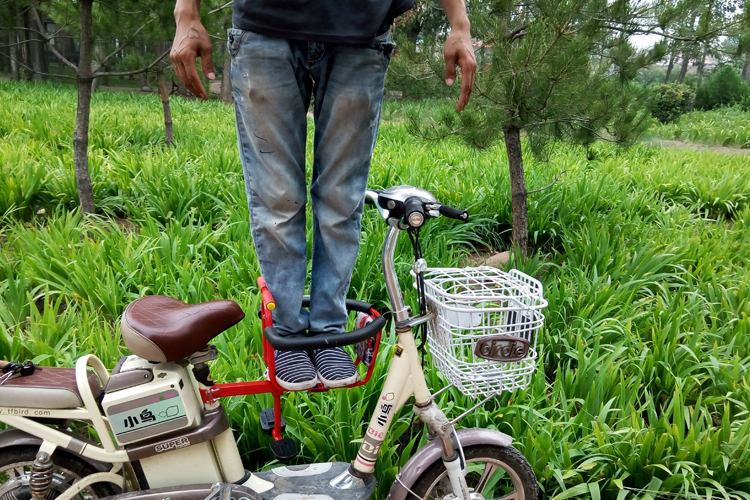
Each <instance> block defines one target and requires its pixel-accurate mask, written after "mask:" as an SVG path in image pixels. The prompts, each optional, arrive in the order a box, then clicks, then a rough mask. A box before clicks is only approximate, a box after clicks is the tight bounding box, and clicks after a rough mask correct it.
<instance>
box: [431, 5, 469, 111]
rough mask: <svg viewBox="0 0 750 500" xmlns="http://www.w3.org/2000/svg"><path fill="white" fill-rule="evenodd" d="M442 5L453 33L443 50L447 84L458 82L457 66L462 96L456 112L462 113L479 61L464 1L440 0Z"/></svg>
mask: <svg viewBox="0 0 750 500" xmlns="http://www.w3.org/2000/svg"><path fill="white" fill-rule="evenodd" d="M440 3H441V5H442V6H443V10H444V11H445V16H446V17H447V18H448V22H449V23H450V25H451V32H450V34H449V35H448V39H447V40H446V41H445V48H444V49H443V55H444V56H445V83H446V84H447V85H453V82H455V81H456V66H458V67H459V68H461V95H460V96H459V98H458V104H456V111H457V112H459V113H460V112H461V111H463V110H464V108H465V107H466V104H467V103H468V102H469V97H471V89H472V88H473V87H474V74H475V73H476V72H477V60H476V58H475V57H474V47H473V46H472V44H471V24H470V23H469V16H468V15H467V14H466V4H464V0H440Z"/></svg>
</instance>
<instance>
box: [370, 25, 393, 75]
mask: <svg viewBox="0 0 750 500" xmlns="http://www.w3.org/2000/svg"><path fill="white" fill-rule="evenodd" d="M395 47H396V44H395V43H393V42H392V41H391V31H390V30H388V31H386V32H385V33H383V34H382V35H380V36H377V37H375V39H374V40H373V41H372V44H371V45H370V48H372V49H375V50H377V51H378V52H379V53H380V55H381V56H382V58H383V65H384V66H385V67H386V68H387V67H388V64H389V63H390V62H391V53H393V49H394V48H395Z"/></svg>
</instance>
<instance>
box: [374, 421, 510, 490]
mask: <svg viewBox="0 0 750 500" xmlns="http://www.w3.org/2000/svg"><path fill="white" fill-rule="evenodd" d="M457 434H458V439H459V440H460V441H461V446H462V447H464V448H466V447H467V446H474V445H479V444H489V445H494V446H501V447H503V448H505V447H508V446H510V444H511V443H512V442H513V438H511V437H510V436H508V435H507V434H503V433H502V432H498V431H493V430H490V429H460V430H459V431H458V432H457ZM457 444H458V443H456V440H455V438H454V439H453V445H454V446H456V447H458V446H457ZM442 459H443V446H442V444H441V443H440V440H439V439H434V440H433V441H432V442H430V443H428V444H427V446H424V447H423V448H420V450H419V451H417V452H416V453H415V454H414V456H413V457H411V458H410V459H409V461H408V462H406V465H404V467H403V468H402V469H401V472H400V473H399V476H397V477H398V479H397V480H396V481H395V482H394V483H393V486H392V487H391V491H390V492H389V493H388V498H387V500H406V497H407V495H408V494H409V491H408V490H409V489H411V488H412V486H414V483H416V482H417V479H419V476H421V475H422V474H423V473H424V471H426V470H427V469H428V468H429V467H430V466H431V465H432V464H434V463H435V462H437V461H438V460H442ZM407 488H408V489H407Z"/></svg>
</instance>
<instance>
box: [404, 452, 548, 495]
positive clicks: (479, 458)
mask: <svg viewBox="0 0 750 500" xmlns="http://www.w3.org/2000/svg"><path fill="white" fill-rule="evenodd" d="M464 457H466V463H467V467H468V468H469V473H468V474H467V476H466V482H467V484H468V486H469V488H470V489H475V491H476V487H477V486H480V485H479V483H480V481H482V479H483V476H484V475H485V474H487V476H488V477H487V478H486V479H485V480H484V486H480V490H481V491H478V493H480V494H482V498H485V499H488V500H489V499H491V498H509V499H511V498H512V499H514V500H538V499H539V485H538V484H537V482H536V476H535V475H534V470H533V469H532V468H531V465H530V464H529V462H528V461H527V460H526V458H524V456H523V455H522V454H521V452H519V451H518V450H516V449H515V448H513V447H512V446H508V447H507V448H503V447H500V446H492V445H476V446H467V447H465V448H464ZM482 463H484V466H482V465H481V464H482ZM493 468H494V470H493ZM514 476H515V477H514ZM487 488H489V489H487ZM411 490H412V491H413V492H414V493H416V494H417V495H419V498H424V499H426V500H431V499H439V498H442V497H444V496H445V495H446V494H447V493H452V489H451V487H450V483H449V482H448V480H447V474H446V471H445V466H444V465H443V462H442V460H439V461H437V462H435V463H434V464H432V465H431V466H430V467H428V468H427V470H425V471H424V473H423V474H422V475H421V476H419V479H417V481H416V482H415V483H414V486H413V487H412V488H411ZM513 492H515V493H516V494H515V495H512V496H507V495H510V494H512V493H513ZM487 495H489V496H487ZM408 500H418V499H417V497H415V496H414V495H411V494H410V495H409V496H408Z"/></svg>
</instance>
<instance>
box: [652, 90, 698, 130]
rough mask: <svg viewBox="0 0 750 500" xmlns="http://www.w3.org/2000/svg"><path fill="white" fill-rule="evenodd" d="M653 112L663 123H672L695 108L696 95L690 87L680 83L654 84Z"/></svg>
mask: <svg viewBox="0 0 750 500" xmlns="http://www.w3.org/2000/svg"><path fill="white" fill-rule="evenodd" d="M651 88H652V90H653V94H654V96H653V107H652V108H651V114H652V115H653V116H654V118H656V119H657V120H659V121H660V122H661V123H671V122H673V121H675V120H677V118H679V117H680V115H682V114H683V113H687V112H689V111H692V110H693V99H694V98H695V95H694V94H693V91H692V89H691V88H690V87H688V86H686V85H680V84H679V83H670V84H661V85H654V86H653V87H651Z"/></svg>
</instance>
